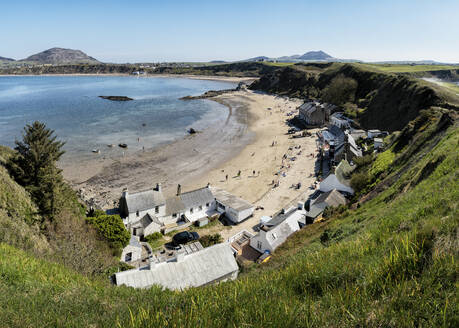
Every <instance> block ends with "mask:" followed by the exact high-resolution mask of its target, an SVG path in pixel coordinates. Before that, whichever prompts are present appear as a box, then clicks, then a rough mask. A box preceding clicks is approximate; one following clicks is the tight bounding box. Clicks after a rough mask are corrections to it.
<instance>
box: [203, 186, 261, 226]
mask: <svg viewBox="0 0 459 328" xmlns="http://www.w3.org/2000/svg"><path fill="white" fill-rule="evenodd" d="M211 189H212V193H213V195H214V196H215V200H216V207H217V211H219V212H221V213H225V216H226V217H227V218H228V219H230V220H231V221H232V222H233V223H236V224H237V223H240V222H242V221H244V220H245V219H247V218H249V217H251V216H252V215H253V211H254V210H255V206H253V205H252V204H250V203H249V202H247V201H245V200H243V199H242V198H239V197H237V196H235V195H233V194H230V193H229V192H227V191H225V190H223V189H220V188H215V187H212V188H211Z"/></svg>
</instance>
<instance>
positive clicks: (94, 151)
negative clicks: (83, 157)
mask: <svg viewBox="0 0 459 328" xmlns="http://www.w3.org/2000/svg"><path fill="white" fill-rule="evenodd" d="M92 152H93V153H96V154H100V149H93V150H92Z"/></svg>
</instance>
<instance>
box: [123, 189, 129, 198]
mask: <svg viewBox="0 0 459 328" xmlns="http://www.w3.org/2000/svg"><path fill="white" fill-rule="evenodd" d="M127 195H129V192H128V188H127V187H126V188H124V189H123V192H122V194H121V197H123V198H126V197H127Z"/></svg>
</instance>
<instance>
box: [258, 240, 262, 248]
mask: <svg viewBox="0 0 459 328" xmlns="http://www.w3.org/2000/svg"><path fill="white" fill-rule="evenodd" d="M262 246H263V244H262V243H261V241H257V248H258V249H261V247H262Z"/></svg>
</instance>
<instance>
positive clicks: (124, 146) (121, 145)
mask: <svg viewBox="0 0 459 328" xmlns="http://www.w3.org/2000/svg"><path fill="white" fill-rule="evenodd" d="M118 146H119V147H121V148H127V144H125V143H120V144H119V145H118Z"/></svg>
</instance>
